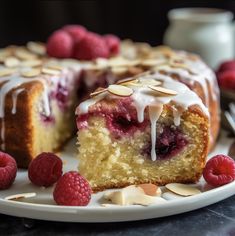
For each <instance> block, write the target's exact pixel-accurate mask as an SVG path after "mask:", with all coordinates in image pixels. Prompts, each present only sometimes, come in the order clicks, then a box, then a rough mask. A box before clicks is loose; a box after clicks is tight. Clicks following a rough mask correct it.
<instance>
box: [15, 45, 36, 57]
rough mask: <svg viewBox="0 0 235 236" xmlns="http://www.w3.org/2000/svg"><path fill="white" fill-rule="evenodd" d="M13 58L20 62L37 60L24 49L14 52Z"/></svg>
mask: <svg viewBox="0 0 235 236" xmlns="http://www.w3.org/2000/svg"><path fill="white" fill-rule="evenodd" d="M15 56H16V57H18V58H19V59H22V60H32V59H36V58H37V56H36V55H35V54H33V53H31V52H30V51H28V50H26V49H24V48H17V49H16V50H15Z"/></svg>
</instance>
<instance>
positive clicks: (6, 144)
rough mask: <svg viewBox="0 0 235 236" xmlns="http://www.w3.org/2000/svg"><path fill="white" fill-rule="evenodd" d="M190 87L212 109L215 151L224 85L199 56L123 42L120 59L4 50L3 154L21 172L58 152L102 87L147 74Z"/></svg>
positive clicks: (35, 47) (31, 47) (0, 56)
mask: <svg viewBox="0 0 235 236" xmlns="http://www.w3.org/2000/svg"><path fill="white" fill-rule="evenodd" d="M149 70H151V71H158V73H160V74H163V75H164V74H165V75H167V76H170V77H171V78H172V79H175V80H178V81H180V82H183V83H184V84H186V85H187V86H188V87H189V88H190V89H192V90H194V91H195V92H196V93H197V94H198V95H199V96H200V98H201V99H202V101H203V103H204V104H205V105H206V106H207V107H208V108H209V112H210V114H211V115H210V127H211V128H210V146H213V144H214V143H215V140H216V137H217V134H218V129H219V105H218V86H217V84H216V80H215V77H214V74H213V72H212V71H211V70H210V69H209V68H208V67H207V66H206V65H205V64H204V63H203V62H202V61H201V60H200V58H198V57H197V56H195V55H193V54H188V53H184V52H176V51H173V50H171V49H169V48H167V47H156V48H154V47H150V46H149V45H148V44H144V43H133V42H131V41H123V42H122V44H121V52H120V54H119V55H118V56H116V57H111V58H109V59H103V58H102V59H101V58H98V59H97V60H93V61H78V60H73V59H55V58H50V57H48V56H47V55H46V50H45V47H44V45H43V44H41V43H35V42H30V43H28V44H27V46H25V47H16V46H10V47H7V48H4V49H0V150H2V151H5V152H8V153H9V154H11V155H12V156H14V157H15V158H16V160H17V163H18V166H19V167H27V166H28V164H29V162H30V161H31V160H32V158H34V157H35V156H36V155H37V154H39V153H40V152H42V151H55V150H57V149H58V148H60V147H61V146H63V144H64V142H66V140H67V139H68V138H70V137H71V136H72V135H73V133H74V132H75V117H74V110H75V107H76V106H77V104H78V103H79V102H81V101H83V100H85V99H87V98H88V97H89V94H90V93H91V92H93V91H94V90H95V89H97V88H98V87H107V86H108V85H109V84H113V83H115V82H117V81H118V80H120V79H124V78H128V77H131V76H134V75H138V74H140V73H142V72H144V71H149Z"/></svg>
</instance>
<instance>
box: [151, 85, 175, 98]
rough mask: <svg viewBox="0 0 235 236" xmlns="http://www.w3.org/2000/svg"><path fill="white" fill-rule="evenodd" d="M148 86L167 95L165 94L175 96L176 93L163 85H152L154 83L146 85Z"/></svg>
mask: <svg viewBox="0 0 235 236" xmlns="http://www.w3.org/2000/svg"><path fill="white" fill-rule="evenodd" d="M148 88H150V89H152V90H154V91H156V92H158V93H160V94H163V95H167V96H175V95H177V92H176V91H174V90H171V89H167V88H163V87H159V86H154V85H148Z"/></svg>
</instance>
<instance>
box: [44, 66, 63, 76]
mask: <svg viewBox="0 0 235 236" xmlns="http://www.w3.org/2000/svg"><path fill="white" fill-rule="evenodd" d="M42 73H43V74H48V75H59V74H60V73H61V72H60V71H59V70H54V69H50V68H48V67H43V68H42Z"/></svg>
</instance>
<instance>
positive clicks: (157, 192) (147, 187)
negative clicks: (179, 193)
mask: <svg viewBox="0 0 235 236" xmlns="http://www.w3.org/2000/svg"><path fill="white" fill-rule="evenodd" d="M138 187H141V188H142V189H143V190H144V192H145V194H147V195H150V196H161V193H162V191H161V189H160V188H159V187H158V186H157V185H155V184H150V183H149V184H139V185H138Z"/></svg>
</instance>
